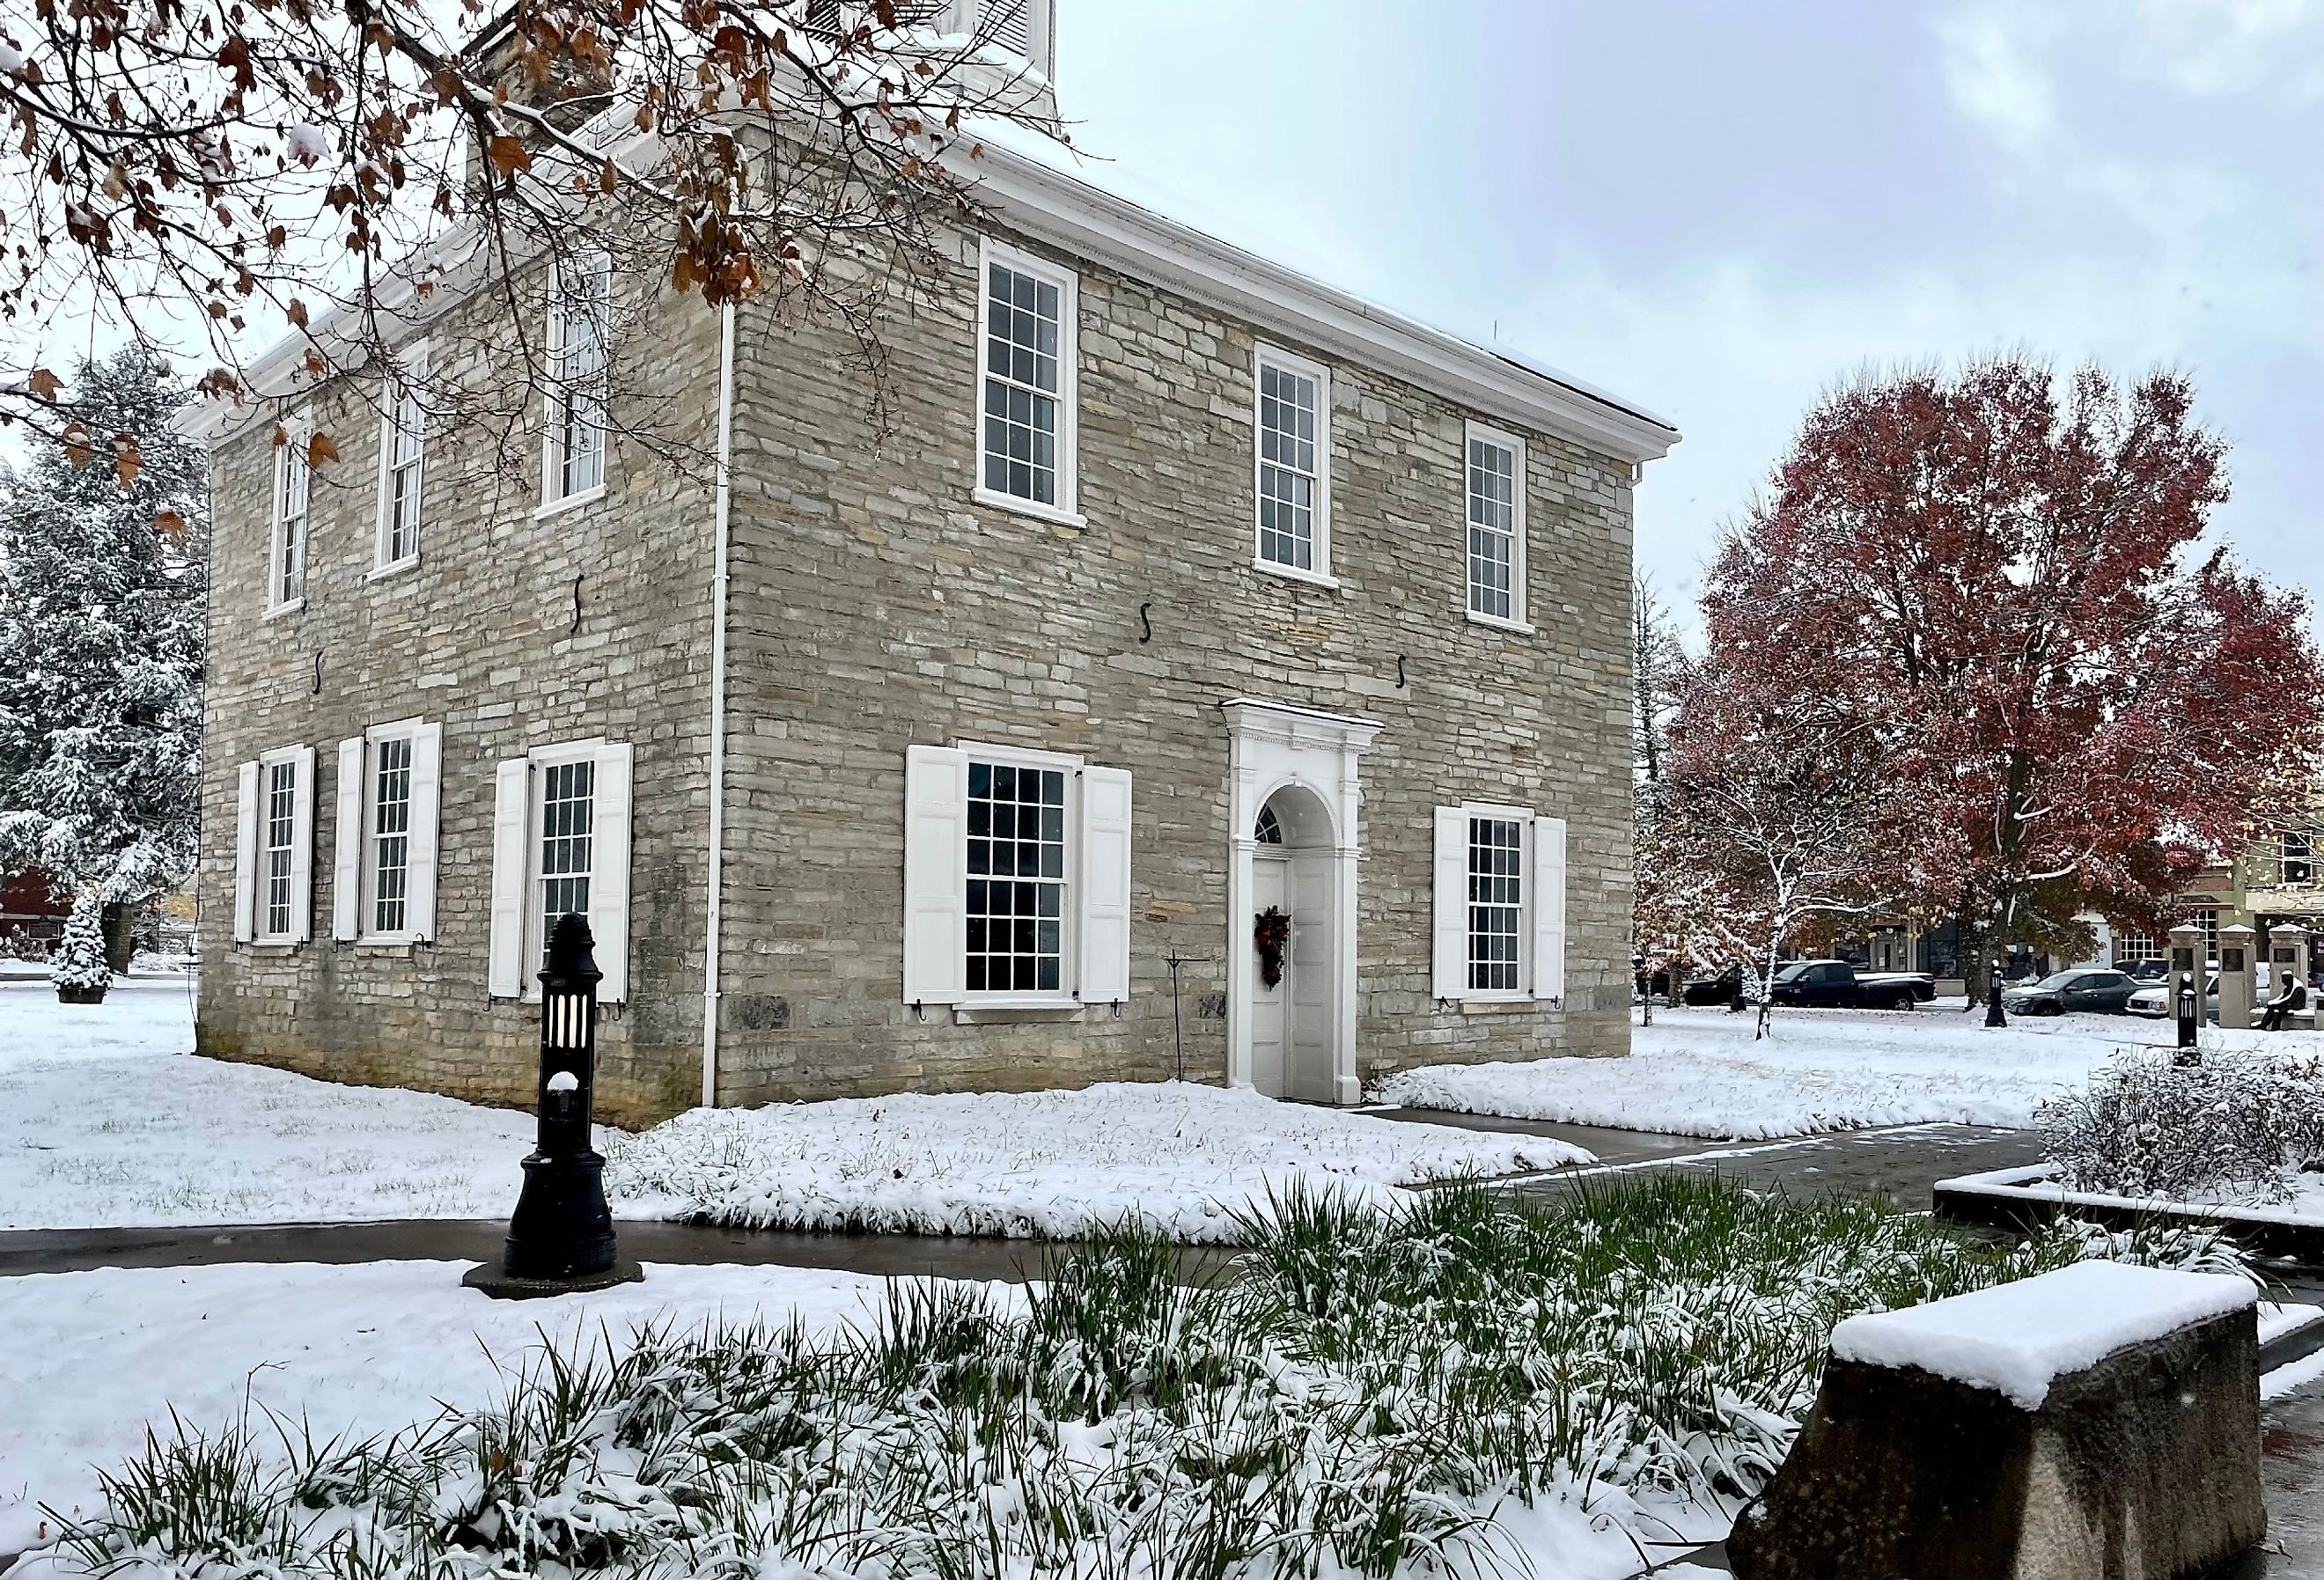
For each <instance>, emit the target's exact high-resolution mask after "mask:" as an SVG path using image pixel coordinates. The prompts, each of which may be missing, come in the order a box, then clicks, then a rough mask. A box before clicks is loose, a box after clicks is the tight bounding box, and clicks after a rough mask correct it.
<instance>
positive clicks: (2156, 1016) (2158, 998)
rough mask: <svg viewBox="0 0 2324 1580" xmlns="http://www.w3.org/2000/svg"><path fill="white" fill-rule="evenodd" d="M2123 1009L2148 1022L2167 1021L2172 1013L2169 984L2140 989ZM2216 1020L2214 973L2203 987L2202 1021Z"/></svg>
mask: <svg viewBox="0 0 2324 1580" xmlns="http://www.w3.org/2000/svg"><path fill="white" fill-rule="evenodd" d="M2123 1008H2125V1009H2126V1010H2128V1011H2129V1012H2131V1013H2132V1014H2134V1015H2144V1016H2145V1017H2146V1018H2147V1019H2148V1020H2150V1021H2167V1020H2169V1019H2170V1018H2171V1016H2172V1008H2171V984H2170V983H2169V981H2167V980H2165V981H2163V982H2158V983H2156V984H2154V985H2153V987H2142V988H2140V989H2139V990H2138V991H2137V992H2136V993H2133V994H2131V995H2130V1000H2129V1002H2128V1003H2126V1004H2124V1005H2123ZM2218 1018H2219V974H2218V972H2216V971H2215V972H2213V973H2212V974H2211V977H2210V980H2209V982H2207V983H2206V984H2204V986H2203V1019H2204V1020H2206V1021H2216V1020H2218Z"/></svg>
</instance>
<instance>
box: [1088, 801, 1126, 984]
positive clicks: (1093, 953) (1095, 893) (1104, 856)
mask: <svg viewBox="0 0 2324 1580" xmlns="http://www.w3.org/2000/svg"><path fill="white" fill-rule="evenodd" d="M1081 956H1082V970H1081V993H1080V996H1081V998H1082V1000H1083V1002H1084V1003H1096V1004H1110V1003H1120V1001H1121V1000H1123V999H1126V998H1128V997H1129V996H1130V771H1129V770H1128V769H1123V768H1084V770H1082V903H1081Z"/></svg>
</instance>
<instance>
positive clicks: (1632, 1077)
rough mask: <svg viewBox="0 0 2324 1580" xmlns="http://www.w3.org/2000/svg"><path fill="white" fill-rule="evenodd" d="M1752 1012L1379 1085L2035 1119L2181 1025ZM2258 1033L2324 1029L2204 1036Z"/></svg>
mask: <svg viewBox="0 0 2324 1580" xmlns="http://www.w3.org/2000/svg"><path fill="white" fill-rule="evenodd" d="M1954 1003H1956V1004H1958V1003H1959V1001H1958V1000H1956V1001H1954ZM1752 1022H1753V1017H1752V1016H1750V1015H1748V1014H1740V1015H1730V1014H1729V1013H1728V1012H1726V1011H1724V1010H1696V1009H1669V1010H1656V1011H1655V1023H1654V1024H1653V1025H1652V1026H1647V1027H1639V1026H1633V1028H1632V1030H1631V1048H1632V1052H1631V1054H1630V1057H1629V1058H1605V1059H1591V1058H1545V1059H1537V1060H1532V1061H1529V1062H1515V1063H1502V1064H1484V1065H1431V1066H1425V1067H1422V1068H1419V1069H1415V1070H1407V1071H1405V1072H1404V1073H1402V1074H1400V1075H1397V1076H1391V1077H1390V1078H1389V1079H1388V1080H1387V1081H1385V1082H1382V1083H1381V1085H1380V1086H1379V1089H1378V1091H1377V1092H1376V1093H1375V1094H1374V1095H1375V1096H1376V1097H1377V1098H1378V1100H1379V1101H1380V1102H1383V1103H1393V1104H1407V1105H1410V1106H1413V1107H1417V1108H1446V1109H1452V1110H1454V1111H1456V1112H1460V1113H1497V1114H1504V1115H1508V1116H1509V1117H1511V1118H1517V1119H1545V1120H1562V1121H1564V1122H1566V1123H1574V1124H1602V1125H1613V1126H1617V1127H1619V1128H1623V1129H1628V1130H1645V1131H1661V1132H1667V1133H1670V1134H1674V1135H1693V1136H1710V1137H1716V1138H1720V1139H1722V1140H1724V1139H1734V1140H1757V1139H1761V1138H1766V1137H1772V1136H1788V1135H1806V1134H1811V1133H1812V1132H1818V1131H1829V1130H1857V1129H1862V1128H1865V1127H1867V1126H1871V1125H1885V1124H1923V1123H1933V1122H1939V1121H1957V1122H1960V1123H1969V1124H1994V1125H2027V1124H2031V1123H2033V1111H2034V1109H2035V1108H2037V1107H2039V1106H2040V1105H2041V1104H2042V1102H2043V1099H2044V1098H2046V1097H2048V1096H2050V1095H2052V1093H2054V1092H2055V1091H2057V1090H2058V1089H2059V1088H2060V1087H2061V1086H2080V1085H2081V1084H2082V1083H2083V1082H2084V1081H2086V1080H2087V1079H2088V1078H2089V1075H2090V1072H2091V1071H2092V1070H2094V1069H2096V1068H2098V1067H2099V1066H2101V1065H2103V1064H2105V1063H2106V1062H2107V1060H2108V1059H2110V1058H2113V1056H2114V1055H2115V1053H2116V1051H2118V1050H2119V1049H2124V1048H2127V1047H2131V1046H2135V1045H2152V1044H2158V1043H2163V1042H2165V1041H2167V1040H2168V1039H2170V1036H2171V1029H2170V1027H2169V1026H2168V1025H2164V1024H2158V1023H2156V1022H2153V1021H2141V1020H2136V1019H2133V1018H2131V1017H2128V1016H2116V1015H2061V1016H2058V1017H2055V1018H2053V1019H2035V1018H2024V1017H2021V1018H2017V1019H2014V1020H2012V1021H2010V1023H2009V1026H2008V1028H2007V1029H2006V1030H1987V1028H1986V1026H1985V1025H1984V1023H1983V1017H1982V1016H1981V1015H1979V1014H1962V1013H1960V1012H1959V1011H1958V1009H1955V1010H1951V1011H1947V1010H1945V1009H1942V1008H1931V1009H1923V1010H1919V1011H1915V1012H1912V1013H1910V1014H1899V1013H1896V1012H1880V1011H1849V1010H1797V1011H1792V1012H1785V1013H1779V1014H1778V1015H1777V1016H1776V1018H1775V1033H1774V1035H1773V1036H1772V1037H1770V1038H1767V1039H1764V1040H1761V1041H1756V1042H1755V1041H1754V1040H1752V1036H1751V1030H1752ZM2255 1045H2264V1046H2266V1047H2270V1048H2277V1049H2286V1050H2289V1049H2292V1048H2294V1047H2310V1048H2319V1049H2324V1040H2319V1039H2317V1038H2316V1037H2315V1036H2314V1035H2313V1034H2310V1033H2292V1032H2285V1033H2281V1034H2278V1035H2276V1036H2274V1037H2272V1038H2268V1039H2264V1042H2263V1039H2262V1038H2261V1035H2260V1033H2257V1032H2250V1031H2240V1032H2238V1031H2224V1032H2223V1031H2221V1030H2218V1029H2217V1028H2216V1027H2214V1028H2209V1029H2207V1030H2206V1031H2205V1033H2204V1046H2206V1047H2207V1048H2208V1047H2221V1048H2225V1047H2245V1046H2255Z"/></svg>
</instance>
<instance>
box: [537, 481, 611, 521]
mask: <svg viewBox="0 0 2324 1580" xmlns="http://www.w3.org/2000/svg"><path fill="white" fill-rule="evenodd" d="M604 497H605V485H604V484H603V483H600V484H598V485H597V486H595V488H584V489H583V490H582V491H581V492H580V493H578V494H567V495H566V496H565V497H564V498H562V499H548V500H543V501H542V502H541V504H540V506H539V509H537V510H535V511H534V512H533V513H532V519H533V520H534V521H537V522H539V521H546V520H548V519H549V517H550V516H553V515H562V514H564V513H566V512H567V511H568V510H579V509H580V508H581V507H582V506H583V505H585V504H596V503H597V502H598V501H599V500H601V499H603V498H604Z"/></svg>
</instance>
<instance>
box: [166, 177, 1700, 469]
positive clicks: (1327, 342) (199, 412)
mask: <svg viewBox="0 0 2324 1580" xmlns="http://www.w3.org/2000/svg"><path fill="white" fill-rule="evenodd" d="M647 141H648V140H647V139H642V138H641V139H638V140H637V143H632V146H631V148H627V149H622V150H620V151H618V152H617V153H616V157H623V156H627V155H630V154H632V152H633V151H634V149H635V148H636V147H637V144H638V143H645V142H647ZM957 146H958V145H957V144H955V148H956V149H957ZM954 157H955V158H956V159H957V160H958V161H959V162H960V163H961V165H962V174H963V175H964V176H965V177H967V178H968V179H970V180H973V181H974V183H975V192H974V195H975V197H976V198H978V199H981V200H982V201H983V202H984V203H985V204H987V205H988V206H989V207H990V208H991V209H992V210H993V211H994V212H995V213H996V214H998V215H999V216H1000V217H1001V218H1002V219H1004V220H1006V221H1007V222H1008V223H1010V225H1013V226H1017V227H1019V228H1020V229H1021V230H1023V231H1024V232H1025V233H1026V234H1027V235H1028V236H1033V237H1036V238H1037V239H1039V240H1042V241H1046V242H1047V243H1049V244H1050V245H1054V246H1056V247H1058V248H1060V249H1061V250H1063V251H1065V252H1066V253H1068V254H1072V255H1074V257H1077V258H1081V259H1084V260H1087V261H1089V262H1092V263H1102V264H1104V265H1107V266H1109V267H1111V268H1115V269H1119V270H1120V271H1121V272H1122V273H1127V274H1131V275H1135V276H1137V277H1138V278H1139V279H1142V280H1145V281H1148V282H1150V283H1152V284H1155V285H1158V286H1162V287H1164V288H1166V289H1168V290H1172V291H1179V292H1182V293H1184V294H1185V295H1186V296H1187V297H1189V298H1191V299H1193V300H1199V301H1203V302H1205V303H1207V304H1209V305H1211V306H1213V307H1215V308H1219V309H1222V310H1225V311H1228V312H1231V313H1232V314H1234V315H1235V316H1237V317H1239V318H1241V319H1245V320H1247V321H1248V322H1249V323H1250V325H1251V326H1252V327H1253V328H1257V329H1259V330H1262V331H1266V332H1268V333H1272V334H1277V335H1281V336H1285V337H1288V338H1291V339H1293V340H1296V341H1299V342H1301V343H1304V344H1305V345H1308V346H1314V347H1317V348H1319V349H1322V350H1324V351H1327V352H1330V353H1332V354H1333V355H1335V356H1340V357H1342V358H1344V359H1345V360H1347V361H1348V362H1349V363H1351V364H1352V365H1356V366H1359V367H1364V368H1369V369H1371V370H1374V371H1376V372H1379V373H1385V374H1391V375H1393V376H1395V377H1397V378H1401V379H1404V380H1406V381H1407V382H1409V383H1413V384H1415V385H1416V386H1418V387H1419V388H1421V389H1425V390H1427V391H1430V392H1431V393H1434V394H1437V395H1441V396H1443V398H1445V399H1446V400H1449V401H1452V402H1454V403H1456V404H1458V405H1461V406H1462V407H1465V408H1467V409H1469V410H1470V411H1473V412H1475V413H1477V414H1479V415H1481V416H1486V417H1490V418H1494V419H1497V420H1501V421H1504V422H1509V423H1513V424H1516V425H1517V426H1519V427H1522V428H1530V429H1533V430H1538V431H1541V432H1545V433H1552V434H1555V435H1557V436H1559V437H1561V438H1563V439H1571V440H1572V441H1573V442H1574V443H1576V444H1580V445H1582V446H1584V447H1585V448H1590V449H1593V450H1597V451H1600V453H1603V454H1606V455H1610V456H1612V457H1616V458H1617V459H1619V460H1622V461H1627V462H1629V463H1632V464H1634V465H1635V464H1637V463H1640V462H1645V461H1651V460H1656V459H1659V458H1660V457H1663V456H1665V455H1667V454H1668V453H1669V452H1670V448H1671V447H1672V446H1673V445H1674V444H1676V443H1677V442H1678V439H1679V435H1678V430H1676V429H1674V428H1673V427H1671V426H1670V425H1669V424H1668V423H1666V422H1664V421H1663V420H1661V419H1659V418H1656V417H1655V416H1653V415H1651V414H1649V413H1647V412H1645V411H1638V410H1637V409H1635V408H1633V407H1630V406H1628V405H1626V404H1624V403H1622V402H1619V401H1617V400H1615V399H1613V398H1612V397H1610V396H1608V395H1605V394H1602V393H1599V392H1597V391H1594V390H1591V389H1588V388H1585V387H1583V386H1582V385H1580V384H1578V383H1572V382H1569V381H1566V380H1563V379H1560V378H1556V377H1553V376H1552V375H1550V374H1546V373H1544V372H1542V371H1540V370H1538V369H1535V368H1532V367H1528V366H1526V365H1523V364H1521V363H1518V362H1517V361H1514V360H1512V359H1511V358H1510V357H1508V356H1502V355H1500V354H1499V353H1497V352H1494V351H1491V350H1489V349H1488V348H1486V347H1484V346H1476V345H1472V344H1471V343H1470V342H1469V341H1467V340H1464V339H1462V338H1461V337H1458V336H1456V335H1449V334H1446V333H1445V332H1444V331H1443V330H1441V329H1436V328H1430V327H1429V326H1427V325H1425V324H1423V323H1420V322H1418V321H1416V320H1415V319H1408V318H1405V317H1403V316H1401V315H1399V314H1397V313H1393V312H1390V311H1388V310H1386V309H1385V308H1381V307H1379V306H1376V305H1374V304H1373V303H1371V302H1368V301H1366V300H1363V299H1362V298H1360V297H1358V296H1355V295H1352V294H1351V293H1350V292H1348V291H1342V290H1341V289H1339V288H1338V287H1337V286H1333V285H1327V284H1325V283H1323V282H1322V281H1319V280H1316V279H1314V278H1313V277H1311V276H1309V275H1306V274H1304V273H1300V272H1299V271H1297V270H1296V269H1291V268H1287V267H1285V266H1284V265H1282V264H1279V263H1270V262H1268V260H1267V259H1265V258H1262V257H1260V256H1259V255H1258V254H1254V253H1251V252H1249V251H1246V250H1245V249H1243V248H1240V247H1238V246H1235V245H1231V244H1230V243H1227V242H1223V241H1221V240H1219V239H1218V238H1217V237H1215V236H1210V235H1207V234H1205V233H1204V232H1203V231H1200V230H1196V229H1194V227H1193V226H1187V225H1184V224H1181V223H1180V222H1178V221H1176V220H1174V219H1171V218H1169V217H1167V216H1165V215H1162V214H1159V213H1157V212H1155V211H1154V210H1152V209H1150V208H1146V207H1144V206H1142V205H1140V204H1138V203H1135V202H1133V201H1131V200H1130V199H1127V198H1123V197H1120V196H1119V195H1117V194H1114V193H1111V192H1108V191H1105V190H1104V189H1101V188H1099V187H1095V186H1093V185H1091V184H1090V183H1089V182H1087V181H1084V180H1079V179H1078V178H1076V177H1074V176H1073V175H1070V174H1068V173H1066V172H1065V171H1059V170H1056V169H1054V168H1052V167H1050V166H1048V165H1046V164H1043V163H1041V162H1038V161H1037V160H1034V159H1031V158H1028V157H1027V156H1026V155H1024V154H1021V153H1018V152H1013V151H1011V150H1010V149H1007V148H1004V147H1001V146H998V145H996V144H993V143H986V144H984V145H983V148H982V155H981V157H978V158H976V159H975V160H974V161H973V163H971V162H969V161H968V156H967V155H966V153H965V152H956V153H955V155H954ZM470 234H471V233H470V232H469V228H468V227H467V226H462V227H460V229H458V230H456V231H455V232H453V233H452V234H451V235H449V236H446V237H445V238H444V239H443V240H442V241H440V242H438V244H437V245H435V246H433V247H431V248H430V249H429V254H426V256H427V257H428V258H429V261H430V262H431V263H435V264H436V266H437V267H438V268H441V267H442V264H441V260H442V259H443V258H444V257H445V255H446V254H447V253H455V254H456V253H457V248H458V247H459V246H460V245H461V244H462V243H464V242H466V241H467V240H468V239H469V236H470ZM481 263H482V259H481V257H480V256H479V255H478V254H477V250H476V249H475V247H474V246H473V245H471V246H469V248H468V252H467V254H466V256H465V257H460V258H458V261H457V263H454V264H453V266H452V267H451V268H450V269H448V270H445V271H444V272H443V274H441V275H439V277H438V278H439V283H438V285H437V286H436V288H435V289H434V290H433V291H431V292H430V293H429V302H428V304H427V307H426V308H425V309H424V310H420V311H416V312H414V311H411V308H412V306H413V300H412V298H413V294H414V293H413V292H412V290H411V287H410V284H409V282H406V281H403V280H398V281H397V282H395V285H394V286H393V287H392V288H391V289H389V290H386V291H381V292H380V294H379V298H378V304H379V307H380V308H381V310H384V311H388V312H391V313H408V314H409V316H410V318H411V319H413V320H415V326H416V324H417V321H418V320H421V319H435V318H437V317H438V316H440V315H441V314H443V313H444V312H447V311H448V310H450V309H451V308H452V307H454V306H455V305H456V304H457V302H458V301H459V300H462V299H463V298H464V297H465V296H466V294H468V291H470V290H472V289H473V287H474V285H475V282H476V281H477V280H478V279H480V278H481V276H482V273H483V270H482V268H481ZM391 297H392V298H393V299H394V300H390V299H391ZM336 318H337V315H333V318H332V319H325V320H324V321H323V322H322V323H321V324H319V325H318V327H317V329H316V331H315V338H316V340H317V341H318V342H322V343H324V344H329V343H330V342H331V340H332V339H333V333H332V329H333V323H334V320H335V319H336ZM306 346H307V342H306V341H305V340H303V339H301V338H300V337H295V336H293V337H290V338H287V339H285V340H283V341H281V343H279V344H277V345H276V346H273V347H272V348H270V349H269V350H268V351H267V352H266V353H265V355H263V356H261V357H260V358H259V359H258V360H257V361H256V362H255V363H254V364H253V365H251V367H250V370H249V373H250V379H249V383H250V387H251V390H252V398H249V399H245V400H244V401H242V402H197V403H196V404H195V405H194V406H192V407H189V408H188V409H187V410H186V411H184V412H183V413H181V414H180V418H179V423H180V430H181V431H183V432H185V433H187V434H188V435H189V436H190V437H193V438H196V439H203V440H205V441H207V442H208V443H210V444H213V445H215V444H218V443H221V442H223V441H224V440H225V439H228V438H231V437H232V436H233V435H234V434H235V433H236V432H238V431H240V430H242V429H244V428H245V427H247V426H248V425H249V424H250V423H251V422H253V421H254V420H257V418H258V417H259V416H260V415H261V414H262V412H263V410H264V408H265V406H266V405H267V404H269V403H271V402H272V401H274V400H277V399H280V398H281V397H282V396H284V395H286V394H291V393H295V386H296V384H297V383H298V377H297V375H298V373H299V369H300V365H301V364H302V362H303V360H304V357H305V353H306Z"/></svg>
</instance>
